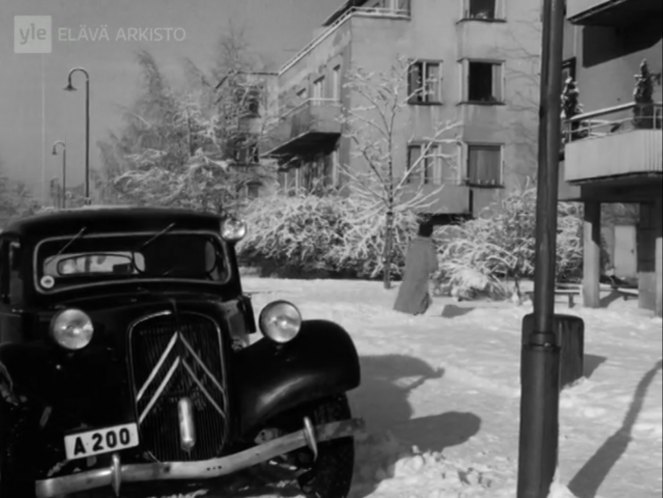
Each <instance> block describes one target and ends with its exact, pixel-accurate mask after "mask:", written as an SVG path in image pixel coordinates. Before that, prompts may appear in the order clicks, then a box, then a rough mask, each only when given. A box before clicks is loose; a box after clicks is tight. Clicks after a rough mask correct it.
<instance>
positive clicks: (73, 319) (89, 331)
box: [51, 308, 94, 350]
mask: <svg viewBox="0 0 663 498" xmlns="http://www.w3.org/2000/svg"><path fill="white" fill-rule="evenodd" d="M93 334H94V327H93V326H92V320H91V319H90V317H89V316H88V315H87V314H86V313H85V312H83V311H81V310H79V309H75V308H70V309H66V310H63V311H60V312H59V313H57V314H56V315H55V316H54V317H53V319H52V320H51V335H52V336H53V339H55V342H57V343H58V344H59V345H60V346H62V347H63V348H65V349H71V350H77V349H82V348H84V347H85V346H87V345H88V344H89V343H90V341H91V340H92V335H93Z"/></svg>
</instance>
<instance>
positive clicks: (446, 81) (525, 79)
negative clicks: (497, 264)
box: [269, 0, 541, 222]
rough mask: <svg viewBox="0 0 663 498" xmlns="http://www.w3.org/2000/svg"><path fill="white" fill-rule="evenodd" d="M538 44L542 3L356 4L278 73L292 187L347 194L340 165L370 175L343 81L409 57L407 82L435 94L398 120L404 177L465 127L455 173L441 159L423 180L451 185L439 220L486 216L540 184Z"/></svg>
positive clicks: (429, 185)
mask: <svg viewBox="0 0 663 498" xmlns="http://www.w3.org/2000/svg"><path fill="white" fill-rule="evenodd" d="M540 45H541V24H540V2H538V1H532V0H444V1H440V0H363V1H362V0H349V1H346V2H345V3H343V4H342V5H340V6H339V7H338V8H337V9H336V10H335V11H334V12H332V13H331V15H330V16H329V17H328V18H327V19H326V20H325V22H324V23H323V25H322V26H321V27H320V28H319V29H318V30H317V31H316V33H315V35H314V37H313V39H312V40H311V42H310V43H309V44H308V45H306V46H305V47H303V48H302V49H301V50H300V52H299V53H297V54H296V55H295V56H294V57H293V58H292V59H291V60H289V61H287V62H286V63H285V64H284V65H283V66H282V67H281V68H280V70H279V74H278V84H277V85H278V91H279V99H278V100H279V105H280V111H281V115H280V121H279V124H278V126H277V127H276V128H275V129H274V130H273V137H275V138H274V140H275V141H276V143H274V146H273V148H272V149H271V150H270V151H269V155H270V156H272V157H274V158H277V160H278V162H279V164H280V165H281V170H282V171H281V172H280V183H281V185H282V187H283V188H287V189H293V188H294V189H296V188H308V187H309V186H310V185H311V184H312V183H313V182H314V181H315V180H321V179H322V181H324V182H325V184H326V185H333V186H336V187H341V188H342V187H343V185H344V184H345V183H346V182H347V178H346V177H345V176H344V174H343V168H340V167H339V166H340V165H344V166H345V167H346V168H349V169H350V170H351V171H353V170H354V171H357V170H359V169H360V168H365V167H366V165H365V164H363V163H362V161H361V159H360V158H357V157H356V154H354V153H353V147H354V146H353V144H352V142H351V141H350V140H349V139H348V137H347V136H346V135H345V134H344V129H343V125H342V124H341V123H342V121H343V120H342V119H339V118H340V117H341V116H342V113H344V112H346V111H344V109H348V108H352V106H353V105H355V104H356V103H357V102H359V98H358V96H357V95H356V94H355V93H356V92H353V91H351V90H349V89H348V87H347V86H345V85H344V83H345V82H346V81H347V79H348V74H350V71H352V70H353V69H354V68H362V69H364V70H366V71H375V72H378V71H388V70H389V68H390V67H391V65H393V64H394V62H395V61H396V60H397V59H398V58H399V57H400V58H406V60H409V61H410V62H411V64H410V69H411V71H410V74H409V75H406V76H404V77H406V78H409V79H410V80H411V81H412V82H416V81H425V82H426V84H425V85H426V88H425V91H422V92H421V93H420V94H419V95H418V97H417V98H413V99H410V101H409V103H408V105H407V108H406V109H405V110H404V112H403V116H402V118H400V122H399V124H398V127H399V128H398V129H399V133H397V135H398V137H397V140H398V141H399V142H400V143H399V144H398V146H397V147H395V148H394V156H395V157H394V159H395V161H394V163H395V168H396V169H399V168H400V171H401V172H402V171H403V170H404V168H405V167H407V165H408V164H409V163H411V162H412V161H413V158H414V157H416V156H417V153H418V152H417V148H419V147H421V143H422V140H424V138H425V137H429V136H431V135H432V134H433V132H434V129H435V128H436V126H437V124H438V123H441V122H445V121H455V122H458V123H460V126H459V127H458V129H457V130H458V141H457V143H455V144H454V147H455V148H456V150H455V152H456V157H457V160H456V161H455V162H456V167H455V168H453V170H452V171H443V168H445V165H444V164H443V162H442V161H435V160H432V161H431V163H430V164H429V165H427V167H426V169H425V171H426V173H425V174H421V175H418V176H417V177H416V180H414V181H417V182H421V183H422V184H423V185H422V188H423V189H424V190H425V189H430V190H433V189H437V188H438V187H439V185H440V184H443V185H444V188H443V189H442V191H441V194H440V195H439V198H437V199H435V202H434V203H433V204H432V205H431V206H430V207H429V208H428V209H429V211H430V214H434V215H436V216H437V219H438V220H439V221H440V222H444V220H448V219H450V218H451V217H469V216H473V215H476V214H478V213H479V212H480V211H481V210H482V209H483V208H484V207H485V206H487V205H488V204H490V203H491V202H492V201H494V200H495V199H496V196H499V195H502V194H503V193H504V192H505V191H506V190H508V189H512V188H515V187H516V186H519V185H522V184H524V183H525V181H526V178H527V177H534V176H535V175H536V138H537V131H536V130H537V126H538V95H539V86H538V85H539V77H538V72H539V61H540ZM412 84H414V83H410V86H412ZM410 90H413V89H412V88H410V89H408V93H409V91H410ZM414 90H416V89H414Z"/></svg>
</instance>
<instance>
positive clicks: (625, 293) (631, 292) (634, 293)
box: [614, 287, 640, 301]
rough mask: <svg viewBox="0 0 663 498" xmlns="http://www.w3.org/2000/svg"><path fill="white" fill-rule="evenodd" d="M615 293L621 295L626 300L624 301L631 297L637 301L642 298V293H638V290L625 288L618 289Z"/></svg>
mask: <svg viewBox="0 0 663 498" xmlns="http://www.w3.org/2000/svg"><path fill="white" fill-rule="evenodd" d="M614 290H615V292H617V293H618V294H619V295H621V296H622V297H623V298H624V301H626V300H627V299H628V298H629V297H633V298H635V299H638V297H639V296H640V293H639V292H638V289H628V288H624V287H616V288H615V289H614Z"/></svg>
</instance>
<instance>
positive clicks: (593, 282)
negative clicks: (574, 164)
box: [582, 201, 601, 308]
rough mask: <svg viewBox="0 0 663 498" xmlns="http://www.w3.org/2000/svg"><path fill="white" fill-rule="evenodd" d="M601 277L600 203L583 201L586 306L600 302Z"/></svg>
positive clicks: (597, 305)
mask: <svg viewBox="0 0 663 498" xmlns="http://www.w3.org/2000/svg"><path fill="white" fill-rule="evenodd" d="M600 277H601V203H600V202H596V201H585V215H584V224H583V275H582V297H583V303H584V305H585V306H586V307H588V308H598V307H599V306H600V303H601V296H600V293H599V291H600V289H599V279H600Z"/></svg>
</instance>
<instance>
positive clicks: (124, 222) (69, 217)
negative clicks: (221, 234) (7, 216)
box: [3, 206, 222, 239]
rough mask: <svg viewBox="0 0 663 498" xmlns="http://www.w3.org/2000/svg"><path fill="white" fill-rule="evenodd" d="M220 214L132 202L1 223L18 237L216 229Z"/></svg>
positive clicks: (83, 208) (62, 210)
mask: <svg viewBox="0 0 663 498" xmlns="http://www.w3.org/2000/svg"><path fill="white" fill-rule="evenodd" d="M221 219H222V218H221V217H220V216H217V215H215V214H212V213H203V212H199V211H191V210H185V209H172V208H160V207H136V206H120V207H118V206H85V207H82V208H73V209H61V210H54V211H51V212H44V213H40V214H35V215H32V216H28V217H25V218H21V219H19V220H16V221H14V222H12V223H11V224H10V225H9V226H7V227H5V229H4V232H3V233H5V234H10V235H15V236H18V237H19V238H28V239H34V238H39V239H42V238H45V237H50V236H54V235H66V234H72V233H77V232H79V231H80V230H81V229H82V228H83V227H86V228H87V229H88V230H89V231H91V232H97V233H98V232H126V231H130V232H131V231H153V230H163V229H164V228H165V227H167V226H168V225H170V224H171V223H175V228H179V229H185V228H186V229H193V230H212V231H219V229H220V226H219V223H220V221H221Z"/></svg>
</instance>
